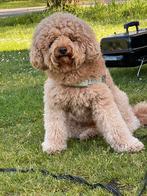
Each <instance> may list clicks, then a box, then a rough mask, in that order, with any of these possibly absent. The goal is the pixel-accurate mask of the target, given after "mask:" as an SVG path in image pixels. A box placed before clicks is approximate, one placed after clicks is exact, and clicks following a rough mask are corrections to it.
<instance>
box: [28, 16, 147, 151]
mask: <svg viewBox="0 0 147 196" xmlns="http://www.w3.org/2000/svg"><path fill="white" fill-rule="evenodd" d="M30 59H31V63H32V64H33V66H35V67H37V68H39V69H42V70H46V71H47V73H48V80H47V81H46V83H45V87H44V93H45V94H44V104H45V107H44V126H45V138H44V142H43V144H42V147H43V151H46V152H47V153H54V152H56V151H62V150H64V149H66V147H67V140H68V138H70V137H77V138H80V139H81V140H82V139H86V138H88V137H90V136H95V135H97V134H101V135H102V136H103V137H104V138H105V140H106V141H107V142H108V143H109V144H110V146H111V147H112V148H114V150H116V151H118V152H123V151H140V150H142V149H143V147H144V146H143V144H142V143H141V142H140V141H139V140H138V139H137V138H135V137H134V136H133V135H132V133H133V131H134V130H136V129H137V128H139V127H140V122H141V123H142V124H145V123H147V118H145V115H146V114H147V104H146V103H142V104H139V105H138V106H136V107H135V108H134V109H132V107H131V106H130V105H129V101H128V97H127V95H126V94H125V93H124V92H122V91H121V90H120V89H119V88H118V87H117V86H116V85H115V84H114V82H113V80H112V78H111V76H110V73H109V71H108V70H107V69H106V67H105V63H104V60H103V58H102V55H101V51H100V47H99V44H98V43H97V41H96V37H95V35H94V33H93V31H92V30H91V28H90V27H89V26H88V25H87V24H86V23H85V22H83V21H82V20H80V19H78V18H77V17H75V16H73V15H71V14H68V13H55V14H53V15H51V16H50V17H47V18H45V19H44V20H42V21H41V23H40V24H39V25H38V27H37V29H36V32H35V34H34V38H33V43H32V47H31V52H30ZM133 110H134V111H133ZM139 119H140V120H139Z"/></svg>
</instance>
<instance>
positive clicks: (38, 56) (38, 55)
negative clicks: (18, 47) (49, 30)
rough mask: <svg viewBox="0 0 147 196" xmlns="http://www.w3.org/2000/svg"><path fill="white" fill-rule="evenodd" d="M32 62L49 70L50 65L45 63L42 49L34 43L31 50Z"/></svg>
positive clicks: (40, 67)
mask: <svg viewBox="0 0 147 196" xmlns="http://www.w3.org/2000/svg"><path fill="white" fill-rule="evenodd" d="M30 62H31V64H32V65H33V66H34V67H36V68H38V69H42V70H47V69H48V67H47V66H46V65H45V64H44V58H43V54H42V52H41V50H40V49H39V48H38V47H37V45H35V44H34V43H33V44H32V47H31V50H30Z"/></svg>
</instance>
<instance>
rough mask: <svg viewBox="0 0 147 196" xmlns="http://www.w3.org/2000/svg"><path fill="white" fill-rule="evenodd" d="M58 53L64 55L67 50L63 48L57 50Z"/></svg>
mask: <svg viewBox="0 0 147 196" xmlns="http://www.w3.org/2000/svg"><path fill="white" fill-rule="evenodd" d="M59 52H60V54H62V55H65V54H66V53H67V48H64V47H62V48H59Z"/></svg>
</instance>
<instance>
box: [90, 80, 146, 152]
mask: <svg viewBox="0 0 147 196" xmlns="http://www.w3.org/2000/svg"><path fill="white" fill-rule="evenodd" d="M97 90H98V92H99V95H98V97H96V98H95V99H94V100H93V104H92V107H93V120H94V121H95V123H96V125H97V128H98V130H99V131H100V133H101V134H102V135H103V136H104V138H105V139H106V141H107V142H108V143H109V144H110V146H111V147H112V148H114V150H116V151H117V152H124V151H127V152H135V151H136V152H137V151H140V150H142V149H143V148H144V145H143V144H142V143H141V142H140V141H139V140H138V139H137V138H135V137H134V136H133V135H132V133H131V132H130V131H129V129H128V127H127V124H126V123H125V121H124V119H123V118H122V115H121V113H120V111H119V109H118V107H117V105H116V103H115V101H114V98H113V95H112V93H111V91H110V89H109V88H108V87H107V86H106V85H105V84H101V85H99V88H98V89H97Z"/></svg>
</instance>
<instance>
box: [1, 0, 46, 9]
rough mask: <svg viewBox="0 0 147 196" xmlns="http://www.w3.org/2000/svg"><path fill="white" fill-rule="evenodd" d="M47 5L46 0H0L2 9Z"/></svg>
mask: <svg viewBox="0 0 147 196" xmlns="http://www.w3.org/2000/svg"><path fill="white" fill-rule="evenodd" d="M37 6H46V1H45V0H21V1H19V0H13V1H10V0H0V9H10V8H21V7H37Z"/></svg>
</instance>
